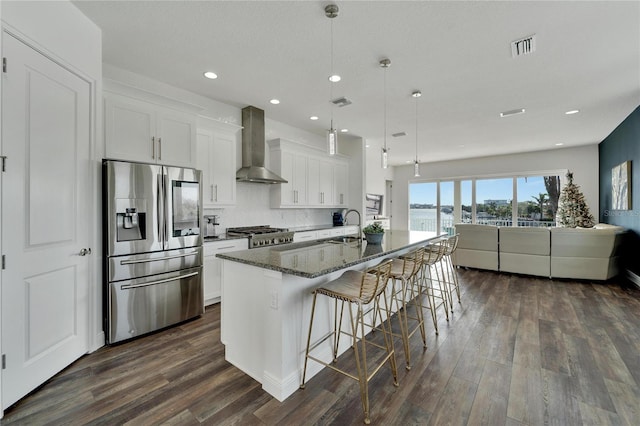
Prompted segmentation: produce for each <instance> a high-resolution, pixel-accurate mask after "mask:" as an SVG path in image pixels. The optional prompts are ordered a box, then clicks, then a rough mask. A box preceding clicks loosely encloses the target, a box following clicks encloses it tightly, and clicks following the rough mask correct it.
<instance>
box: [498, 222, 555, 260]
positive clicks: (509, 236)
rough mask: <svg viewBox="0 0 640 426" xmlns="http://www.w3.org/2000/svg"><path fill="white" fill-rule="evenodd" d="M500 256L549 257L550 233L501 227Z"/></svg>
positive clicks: (522, 228) (534, 229)
mask: <svg viewBox="0 0 640 426" xmlns="http://www.w3.org/2000/svg"><path fill="white" fill-rule="evenodd" d="M499 240H500V254H502V253H519V254H535V255H539V256H549V254H550V253H551V233H550V232H549V229H547V228H524V227H519V228H517V227H501V228H500V231H499Z"/></svg>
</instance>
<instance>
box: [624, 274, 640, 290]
mask: <svg viewBox="0 0 640 426" xmlns="http://www.w3.org/2000/svg"><path fill="white" fill-rule="evenodd" d="M626 272H627V278H628V279H629V281H631V282H632V283H634V284H635V285H636V287H638V288H640V276H639V275H637V274H635V273H633V272H631V271H630V270H628V269H627V270H626Z"/></svg>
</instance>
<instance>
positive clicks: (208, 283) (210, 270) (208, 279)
mask: <svg viewBox="0 0 640 426" xmlns="http://www.w3.org/2000/svg"><path fill="white" fill-rule="evenodd" d="M221 268H222V260H220V259H218V258H217V257H215V256H205V257H204V304H205V306H206V305H210V304H212V303H216V302H217V301H218V300H219V299H220V296H221V295H222V278H221V277H222V272H221V271H222V269H221Z"/></svg>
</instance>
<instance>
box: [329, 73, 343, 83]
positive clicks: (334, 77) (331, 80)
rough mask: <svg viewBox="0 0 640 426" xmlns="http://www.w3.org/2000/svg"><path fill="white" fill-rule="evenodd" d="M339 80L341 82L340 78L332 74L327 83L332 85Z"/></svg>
mask: <svg viewBox="0 0 640 426" xmlns="http://www.w3.org/2000/svg"><path fill="white" fill-rule="evenodd" d="M340 80H342V77H340V76H339V75H338V74H334V75H330V76H329V81H330V82H332V83H337V82H339V81H340Z"/></svg>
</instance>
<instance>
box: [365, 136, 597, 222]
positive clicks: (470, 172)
mask: <svg viewBox="0 0 640 426" xmlns="http://www.w3.org/2000/svg"><path fill="white" fill-rule="evenodd" d="M567 169H568V170H570V171H572V172H573V177H574V182H575V183H576V184H577V185H579V186H580V188H581V190H582V192H583V193H584V196H585V199H586V201H587V205H588V206H589V209H590V210H591V213H592V214H594V217H595V218H596V219H597V213H598V212H599V211H600V210H599V192H598V191H599V181H598V145H588V146H581V147H576V148H564V149H553V150H548V151H538V152H528V153H523V154H511V155H500V156H492V157H482V158H471V159H466V160H454V161H441V162H437V163H424V164H421V165H420V173H421V175H422V176H421V177H419V178H416V177H414V176H413V165H407V166H401V167H394V176H395V179H394V182H393V211H392V214H393V218H394V225H393V226H394V227H395V228H397V229H408V227H409V183H410V182H421V181H433V180H436V179H440V180H451V179H459V178H465V177H482V176H495V175H517V174H519V173H530V172H540V171H549V170H567ZM368 181H369V180H368V179H367V182H368Z"/></svg>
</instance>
